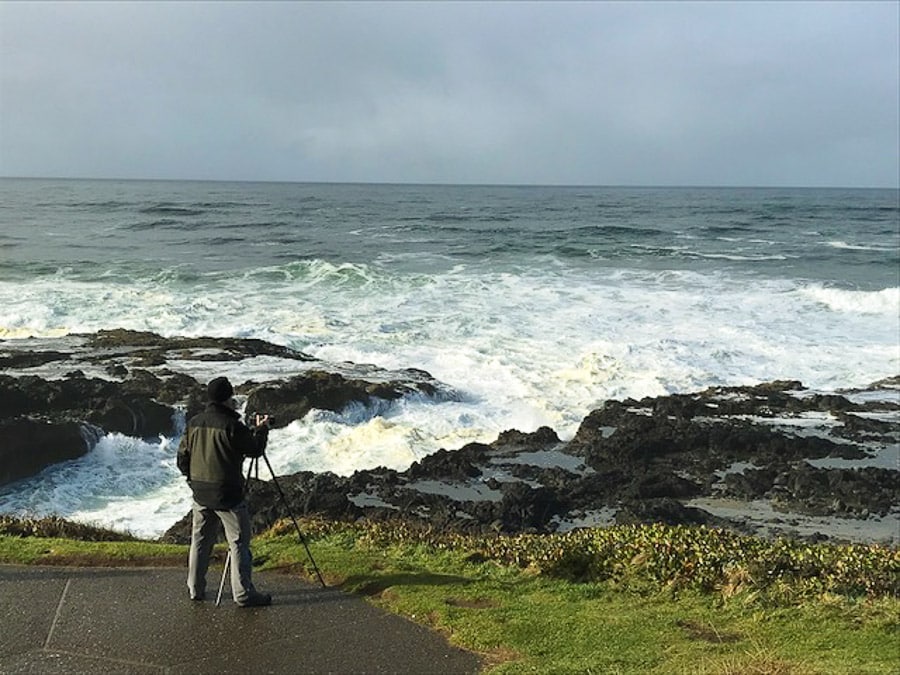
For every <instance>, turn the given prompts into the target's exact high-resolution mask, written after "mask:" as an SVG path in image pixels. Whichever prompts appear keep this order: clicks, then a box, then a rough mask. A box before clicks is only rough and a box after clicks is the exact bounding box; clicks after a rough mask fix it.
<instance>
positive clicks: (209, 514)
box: [187, 502, 257, 604]
mask: <svg viewBox="0 0 900 675" xmlns="http://www.w3.org/2000/svg"><path fill="white" fill-rule="evenodd" d="M192 513H193V524H194V529H193V532H192V533H191V550H190V553H189V554H188V579H187V585H188V591H190V594H191V597H192V598H202V597H203V596H204V594H205V593H206V570H207V569H208V568H209V557H210V555H211V554H212V550H213V545H214V544H215V543H216V535H217V534H218V529H219V527H218V525H219V522H220V521H221V523H222V526H223V527H224V528H225V539H226V541H227V542H228V548H229V551H230V552H231V595H232V597H233V598H234V601H235V602H236V603H238V604H242V603H244V602H247V600H248V599H249V598H250V597H251V596H255V595H256V594H257V593H256V589H255V588H254V587H253V582H251V581H250V570H251V567H252V566H253V556H252V554H251V553H250V514H249V512H248V511H247V504H246V503H244V502H241V503H240V504H238V505H237V506H235V507H234V508H233V509H231V510H229V511H214V510H213V509H209V508H206V507H205V506H200V504H198V503H197V502H194V504H193V508H192Z"/></svg>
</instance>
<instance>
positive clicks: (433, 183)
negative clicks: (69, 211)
mask: <svg viewBox="0 0 900 675" xmlns="http://www.w3.org/2000/svg"><path fill="white" fill-rule="evenodd" d="M0 180H57V181H97V182H101V181H106V182H116V181H118V182H136V183H139V182H144V183H249V184H253V183H256V184H259V183H263V184H273V185H371V186H378V185H384V186H403V185H406V186H420V187H510V188H617V189H621V188H630V189H659V188H665V189H743V190H779V189H781V190H900V185H897V186H883V185H865V186H859V185H857V186H851V185H741V184H708V185H704V184H701V183H685V184H675V183H492V182H485V183H453V182H446V181H366V180H342V181H338V180H290V179H258V178H257V179H248V178H133V177H132V178H122V177H108V176H104V177H100V176H8V175H0Z"/></svg>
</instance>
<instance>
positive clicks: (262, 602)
mask: <svg viewBox="0 0 900 675" xmlns="http://www.w3.org/2000/svg"><path fill="white" fill-rule="evenodd" d="M271 604H272V596H271V595H270V594H269V593H256V594H255V595H251V596H250V597H249V598H247V599H246V600H244V602H239V603H238V607H268V606H269V605H271Z"/></svg>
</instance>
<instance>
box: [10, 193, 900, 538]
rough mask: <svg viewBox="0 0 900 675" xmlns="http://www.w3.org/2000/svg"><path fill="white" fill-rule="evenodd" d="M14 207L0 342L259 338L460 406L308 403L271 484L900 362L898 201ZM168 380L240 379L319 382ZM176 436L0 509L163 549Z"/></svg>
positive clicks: (46, 201) (88, 467)
mask: <svg viewBox="0 0 900 675" xmlns="http://www.w3.org/2000/svg"><path fill="white" fill-rule="evenodd" d="M0 193H2V196H3V197H4V200H3V202H2V204H3V205H2V207H0V218H2V225H3V229H2V230H0V252H2V255H3V258H2V266H0V341H2V342H0V350H2V349H3V348H4V345H7V346H10V347H14V346H16V345H19V344H23V343H24V342H28V343H30V344H34V342H35V340H41V341H44V342H45V343H46V344H47V345H53V344H54V341H59V340H64V339H65V336H67V335H72V334H80V333H92V332H95V331H97V330H101V329H109V328H128V329H133V330H142V331H153V332H156V333H159V334H161V335H164V336H223V337H224V336H235V337H248V338H259V339H263V340H267V341H269V342H272V343H275V344H279V345H284V346H288V347H291V348H293V349H296V350H299V351H302V352H304V353H306V354H309V355H311V356H314V357H316V358H318V359H321V360H322V361H324V362H325V363H327V364H332V365H333V367H334V368H340V367H341V364H343V363H346V362H351V363H354V364H371V365H374V366H377V367H380V368H385V369H390V370H398V369H404V368H418V369H422V370H425V371H428V372H429V373H430V374H431V375H432V376H433V377H434V378H436V379H437V380H439V381H440V382H442V383H443V384H444V385H446V386H447V387H448V388H450V389H452V390H453V391H454V392H455V393H456V395H455V396H454V397H453V400H432V399H428V398H425V397H421V398H419V397H413V398H408V399H403V400H400V401H398V402H394V403H392V404H390V405H387V404H385V405H381V406H378V407H376V408H351V409H347V410H344V411H342V412H341V413H331V412H325V411H314V412H313V413H311V414H310V415H309V416H307V417H306V418H304V419H302V420H298V421H294V422H293V423H291V424H290V425H289V426H288V427H286V428H284V429H279V430H276V431H274V432H273V433H272V435H271V437H270V444H269V449H268V456H269V458H270V460H271V463H272V465H273V468H274V469H275V471H276V473H278V474H288V473H292V472H296V471H300V470H310V471H333V472H335V473H338V474H344V475H346V474H349V473H352V472H353V471H355V470H358V469H366V468H373V467H376V466H386V467H389V468H393V469H398V470H402V469H405V468H407V467H408V466H409V465H410V464H411V463H412V462H414V461H416V460H417V459H420V458H422V457H424V456H426V455H428V454H430V453H432V452H435V451H436V450H438V449H440V448H446V449H455V448H458V447H461V446H462V445H464V444H466V443H468V442H472V441H481V442H490V441H492V440H494V439H496V437H497V435H498V434H499V433H500V432H502V431H504V430H507V429H519V430H521V431H526V432H527V431H533V430H535V429H537V428H538V427H540V426H549V427H551V428H553V429H554V430H556V431H557V433H558V434H559V436H560V437H561V438H563V439H564V440H565V439H567V438H571V436H572V435H573V434H574V433H575V431H576V430H577V428H578V425H579V423H580V422H581V420H582V419H583V418H584V417H585V416H586V415H587V414H588V413H589V412H590V411H591V410H593V409H594V408H596V407H598V406H600V405H602V403H603V402H604V401H606V400H608V399H622V398H626V397H633V398H642V397H645V396H659V395H663V394H668V393H676V392H690V391H697V390H701V389H705V388H707V387H710V386H716V385H743V384H754V383H758V382H763V381H769V380H774V379H796V380H800V381H802V382H803V383H804V384H805V385H806V386H807V387H809V388H811V389H814V390H818V391H835V390H839V389H844V388H852V387H863V386H865V385H868V384H870V383H872V382H874V381H877V380H879V379H882V378H885V377H890V376H893V375H896V374H898V373H900V318H898V317H900V279H898V278H897V275H898V272H897V269H898V268H897V263H898V246H900V233H898V230H900V224H898V213H900V208H898V204H897V202H898V198H897V191H893V190H879V191H852V190H851V191H842V192H841V191H832V192H829V191H809V190H807V191H804V190H793V191H790V190H780V191H779V190H769V191H765V190H757V191H753V190H723V189H720V190H706V191H703V190H696V189H694V190H687V189H682V190H678V189H668V190H663V189H659V190H656V191H651V190H643V191H642V190H639V189H630V190H629V189H624V188H620V189H604V188H565V189H564V188H500V187H495V188H478V187H453V186H340V185H328V186H322V185H315V184H306V185H288V184H285V185H268V184H220V183H145V182H116V181H108V182H105V181H14V180H2V181H0ZM48 348H52V347H48ZM169 365H170V367H172V368H173V369H175V370H183V371H185V372H188V373H189V374H191V375H193V376H194V377H196V378H197V379H199V380H201V381H206V380H208V379H211V378H212V377H214V376H216V375H220V374H224V375H227V376H229V377H230V378H231V379H232V381H234V382H235V383H240V382H244V381H247V380H255V381H261V380H265V379H271V378H277V377H287V376H290V375H293V374H296V373H297V372H298V368H302V367H303V366H302V365H299V366H298V364H297V362H286V361H283V360H280V359H275V358H271V357H257V358H254V359H249V360H246V361H242V362H237V363H228V364H210V363H208V362H187V361H185V362H170V364H169ZM35 373H36V374H41V375H42V376H44V377H63V376H64V375H65V373H63V372H54V371H53V369H52V366H45V367H43V369H41V370H36V371H35ZM89 374H91V375H94V376H106V375H104V374H103V373H102V369H98V372H97V373H89ZM0 413H2V411H0ZM183 425H184V419H183V416H181V417H180V418H178V419H176V420H173V433H172V435H171V436H169V437H164V438H157V439H137V438H129V437H124V436H121V435H110V436H107V437H105V438H102V439H101V440H100V442H99V443H98V444H97V445H96V446H95V447H94V448H93V449H92V450H91V452H90V453H88V454H87V455H86V456H85V457H83V458H81V459H79V460H75V461H72V462H67V463H65V464H62V465H58V466H55V467H51V468H49V469H47V470H46V471H44V472H43V473H42V474H40V475H39V476H36V477H34V478H31V479H27V480H24V481H19V482H17V483H14V484H11V485H5V486H0V512H6V513H16V514H19V515H45V514H49V513H57V514H60V515H64V516H66V517H69V518H73V519H76V520H81V521H86V522H93V523H98V524H102V525H105V526H109V527H116V528H119V529H125V530H129V531H131V532H133V533H135V534H139V535H142V536H150V537H153V536H158V535H159V534H161V533H162V532H164V531H165V530H166V529H167V528H168V527H169V526H171V525H172V524H173V523H174V522H175V521H177V520H178V519H180V518H181V517H182V516H183V515H184V514H185V513H186V512H187V510H188V509H189V504H190V495H189V491H188V490H187V488H186V485H185V483H184V480H183V478H182V477H181V476H180V474H178V472H177V469H176V468H175V466H174V454H175V450H176V448H177V445H178V441H179V437H180V431H181V429H183Z"/></svg>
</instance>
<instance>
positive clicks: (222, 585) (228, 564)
mask: <svg viewBox="0 0 900 675" xmlns="http://www.w3.org/2000/svg"><path fill="white" fill-rule="evenodd" d="M230 568H231V549H228V555H226V556H225V568H224V569H223V570H222V581H221V582H219V594H218V595H217V596H216V607H218V606H219V603H221V602H222V590H223V589H224V588H225V576H226V575H227V574H228V570H229V569H230Z"/></svg>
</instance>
